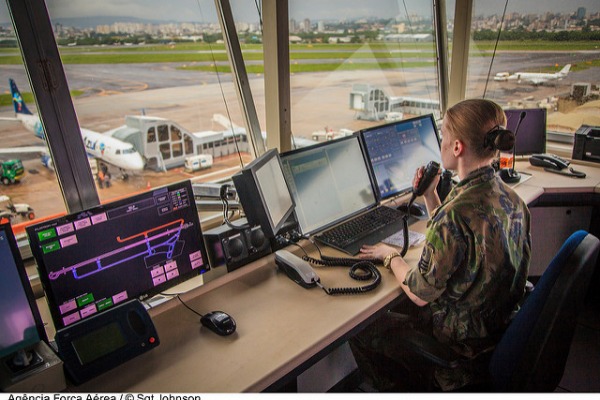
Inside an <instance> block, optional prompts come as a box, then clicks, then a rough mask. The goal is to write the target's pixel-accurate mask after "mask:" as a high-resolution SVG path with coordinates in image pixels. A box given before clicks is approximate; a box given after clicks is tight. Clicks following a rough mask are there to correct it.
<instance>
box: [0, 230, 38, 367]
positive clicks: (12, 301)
mask: <svg viewBox="0 0 600 400" xmlns="http://www.w3.org/2000/svg"><path fill="white" fill-rule="evenodd" d="M0 275H1V276H2V279H0V332H1V334H0V358H2V359H4V358H5V357H9V358H11V359H12V358H13V357H14V354H16V353H17V352H18V351H21V350H26V349H28V348H29V347H31V346H33V345H34V344H36V343H37V342H39V341H41V340H44V341H45V340H47V337H46V333H45V331H44V324H43V322H42V319H41V318H40V313H39V311H38V308H37V304H36V303H35V297H34V295H33V291H32V290H31V285H30V284H29V278H28V277H27V272H26V271H25V266H24V265H23V261H22V259H21V254H20V253H19V248H18V247H17V243H16V241H15V237H14V236H13V232H12V228H11V226H10V224H8V223H4V224H0Z"/></svg>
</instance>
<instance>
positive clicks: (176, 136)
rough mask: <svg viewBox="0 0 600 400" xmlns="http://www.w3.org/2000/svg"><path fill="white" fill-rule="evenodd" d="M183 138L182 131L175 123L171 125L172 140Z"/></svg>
mask: <svg viewBox="0 0 600 400" xmlns="http://www.w3.org/2000/svg"><path fill="white" fill-rule="evenodd" d="M179 140H181V131H180V130H179V128H178V127H176V126H175V125H171V141H179Z"/></svg>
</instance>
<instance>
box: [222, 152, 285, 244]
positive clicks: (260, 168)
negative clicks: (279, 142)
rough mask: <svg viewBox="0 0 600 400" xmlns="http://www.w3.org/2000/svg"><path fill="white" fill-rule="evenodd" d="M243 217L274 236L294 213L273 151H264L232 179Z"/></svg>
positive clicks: (278, 161)
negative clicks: (242, 209) (242, 210)
mask: <svg viewBox="0 0 600 400" xmlns="http://www.w3.org/2000/svg"><path fill="white" fill-rule="evenodd" d="M232 179H233V182H234V184H235V188H236V190H237V193H238V196H239V198H240V202H241V203H242V207H243V208H244V213H245V214H246V218H247V219H248V222H249V223H250V224H251V225H260V226H261V227H262V229H263V231H264V232H265V234H266V235H267V236H268V237H274V236H275V235H277V233H278V231H279V230H280V229H281V227H282V226H283V224H284V223H285V222H286V220H287V219H288V217H289V216H290V214H291V213H292V212H293V211H294V206H295V204H294V199H293V198H292V195H291V194H290V190H289V188H288V185H287V182H286V181H285V178H284V176H283V170H282V166H281V160H280V158H279V153H278V152H277V150H276V149H271V150H269V151H267V152H265V153H264V154H263V155H262V156H260V157H258V158H256V159H255V160H254V161H252V162H251V163H250V164H248V165H246V166H245V167H244V168H243V169H242V171H240V173H239V174H237V175H234V176H233V177H232Z"/></svg>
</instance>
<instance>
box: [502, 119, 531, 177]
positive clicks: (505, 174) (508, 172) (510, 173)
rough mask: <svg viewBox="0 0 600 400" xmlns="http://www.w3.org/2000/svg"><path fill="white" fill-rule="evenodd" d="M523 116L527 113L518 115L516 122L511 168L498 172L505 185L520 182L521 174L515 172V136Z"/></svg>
mask: <svg viewBox="0 0 600 400" xmlns="http://www.w3.org/2000/svg"><path fill="white" fill-rule="evenodd" d="M525 116H527V112H526V111H522V112H521V115H519V121H518V122H517V126H516V127H515V144H514V145H513V159H512V166H511V168H510V169H509V168H505V169H502V170H500V178H501V179H502V180H503V181H504V182H505V183H517V182H519V181H520V180H521V174H519V173H518V172H517V171H515V160H516V158H517V142H516V138H517V134H518V133H519V127H520V126H521V122H523V120H524V119H525Z"/></svg>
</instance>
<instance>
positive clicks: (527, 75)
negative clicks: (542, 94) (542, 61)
mask: <svg viewBox="0 0 600 400" xmlns="http://www.w3.org/2000/svg"><path fill="white" fill-rule="evenodd" d="M570 69H571V64H567V65H565V66H564V68H563V69H561V70H560V71H558V72H556V73H553V74H550V73H544V72H515V73H514V74H512V75H509V74H508V72H499V73H497V74H496V76H494V80H495V81H514V80H516V81H517V83H521V82H523V81H525V82H529V83H531V84H533V85H541V84H542V83H546V82H548V81H554V80H561V79H563V78H565V77H566V76H567V75H568V74H569V70H570Z"/></svg>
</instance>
